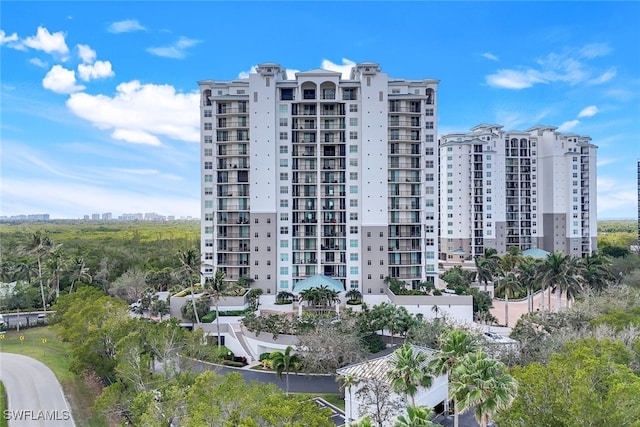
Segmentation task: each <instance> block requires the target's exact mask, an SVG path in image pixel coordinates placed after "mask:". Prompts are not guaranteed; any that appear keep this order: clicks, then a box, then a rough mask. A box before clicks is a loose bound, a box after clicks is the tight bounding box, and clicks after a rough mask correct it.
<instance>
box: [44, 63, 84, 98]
mask: <svg viewBox="0 0 640 427" xmlns="http://www.w3.org/2000/svg"><path fill="white" fill-rule="evenodd" d="M42 86H43V87H44V88H45V89H49V90H51V91H53V92H55V93H73V92H77V91H80V90H82V89H84V86H81V85H77V84H76V75H75V73H74V72H73V70H67V69H66V68H64V67H63V66H61V65H54V66H53V67H51V69H50V70H49V72H48V73H47V75H46V76H44V79H42Z"/></svg>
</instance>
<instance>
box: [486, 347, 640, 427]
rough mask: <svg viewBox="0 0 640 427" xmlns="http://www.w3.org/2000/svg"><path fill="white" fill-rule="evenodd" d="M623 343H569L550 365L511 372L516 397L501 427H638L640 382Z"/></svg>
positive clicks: (502, 415)
mask: <svg viewBox="0 0 640 427" xmlns="http://www.w3.org/2000/svg"><path fill="white" fill-rule="evenodd" d="M629 363H631V354H630V352H629V350H628V349H627V348H626V347H625V345H624V344H623V343H622V342H619V341H612V340H596V339H594V338H590V339H586V340H578V341H575V342H572V343H568V344H567V345H566V346H565V348H564V350H562V352H561V353H557V354H554V355H553V356H551V359H550V360H549V363H548V364H547V365H543V364H541V363H531V364H529V365H527V366H524V367H516V368H514V369H513V370H512V374H513V376H514V377H515V378H516V380H517V381H518V384H519V385H518V395H517V397H516V399H515V400H514V402H513V404H512V405H511V407H510V408H507V409H503V410H501V411H499V412H498V415H497V416H496V417H495V420H496V422H497V423H498V424H499V425H518V426H523V427H534V426H535V427H573V426H632V427H638V426H640V377H638V375H637V374H636V373H634V372H633V371H632V370H631V369H630V368H629Z"/></svg>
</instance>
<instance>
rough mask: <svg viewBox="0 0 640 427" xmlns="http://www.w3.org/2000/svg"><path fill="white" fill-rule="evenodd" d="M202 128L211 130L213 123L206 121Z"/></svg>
mask: <svg viewBox="0 0 640 427" xmlns="http://www.w3.org/2000/svg"><path fill="white" fill-rule="evenodd" d="M204 130H213V124H212V123H211V122H206V123H205V124H204Z"/></svg>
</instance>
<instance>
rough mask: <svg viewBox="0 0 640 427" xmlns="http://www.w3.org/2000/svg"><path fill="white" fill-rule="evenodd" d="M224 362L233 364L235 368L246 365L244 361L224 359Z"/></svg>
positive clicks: (228, 364)
mask: <svg viewBox="0 0 640 427" xmlns="http://www.w3.org/2000/svg"><path fill="white" fill-rule="evenodd" d="M222 364H223V365H225V366H232V367H234V368H242V367H243V366H244V365H245V364H244V363H242V362H235V361H233V360H223V361H222Z"/></svg>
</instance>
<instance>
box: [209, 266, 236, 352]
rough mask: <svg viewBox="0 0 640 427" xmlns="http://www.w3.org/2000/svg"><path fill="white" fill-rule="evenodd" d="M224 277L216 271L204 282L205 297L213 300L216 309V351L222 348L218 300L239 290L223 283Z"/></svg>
mask: <svg viewBox="0 0 640 427" xmlns="http://www.w3.org/2000/svg"><path fill="white" fill-rule="evenodd" d="M224 277H225V274H224V271H222V270H216V273H215V274H214V275H213V277H212V278H209V277H208V278H207V279H206V280H205V282H204V293H205V295H207V296H210V297H212V298H213V303H214V305H215V308H216V332H217V334H218V349H220V347H221V346H222V342H221V340H220V299H221V298H222V297H223V296H225V295H228V294H229V293H230V292H232V291H234V290H236V289H238V288H239V287H238V285H236V284H235V283H231V282H227V281H225V280H224Z"/></svg>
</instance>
